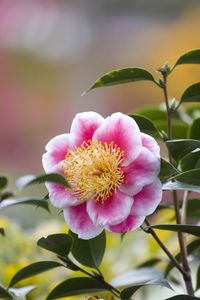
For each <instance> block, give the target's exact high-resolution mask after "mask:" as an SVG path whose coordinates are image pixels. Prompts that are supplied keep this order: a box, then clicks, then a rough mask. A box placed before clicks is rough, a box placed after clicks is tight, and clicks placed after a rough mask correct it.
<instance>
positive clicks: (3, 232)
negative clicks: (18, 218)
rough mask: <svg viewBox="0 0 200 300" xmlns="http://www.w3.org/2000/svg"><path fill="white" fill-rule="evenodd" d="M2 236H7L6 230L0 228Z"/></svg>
mask: <svg viewBox="0 0 200 300" xmlns="http://www.w3.org/2000/svg"><path fill="white" fill-rule="evenodd" d="M0 234H1V235H3V236H5V230H4V228H1V227H0Z"/></svg>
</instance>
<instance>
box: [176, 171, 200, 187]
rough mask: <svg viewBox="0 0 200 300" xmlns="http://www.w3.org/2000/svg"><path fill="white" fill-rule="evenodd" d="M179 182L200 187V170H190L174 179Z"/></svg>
mask: <svg viewBox="0 0 200 300" xmlns="http://www.w3.org/2000/svg"><path fill="white" fill-rule="evenodd" d="M174 178H175V179H176V180H177V181H180V182H182V183H186V184H192V185H196V186H199V187H200V169H194V170H189V171H186V172H183V173H180V174H178V175H176V176H175V177H174Z"/></svg>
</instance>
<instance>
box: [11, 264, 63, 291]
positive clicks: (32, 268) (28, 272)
mask: <svg viewBox="0 0 200 300" xmlns="http://www.w3.org/2000/svg"><path fill="white" fill-rule="evenodd" d="M58 267H63V265H62V264H61V263H58V262H56V261H39V262H35V263H33V264H31V265H28V266H26V267H24V268H23V269H21V270H19V271H18V272H17V273H16V274H15V275H14V276H13V278H12V279H11V281H10V284H9V287H11V286H13V285H15V284H16V283H18V282H19V281H21V280H23V279H26V278H28V277H32V276H35V275H37V274H40V273H43V272H46V271H49V270H51V269H54V268H58Z"/></svg>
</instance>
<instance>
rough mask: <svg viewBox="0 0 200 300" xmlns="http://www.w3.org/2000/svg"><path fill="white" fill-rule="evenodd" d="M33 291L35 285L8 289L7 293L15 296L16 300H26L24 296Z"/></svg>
mask: <svg viewBox="0 0 200 300" xmlns="http://www.w3.org/2000/svg"><path fill="white" fill-rule="evenodd" d="M35 289H36V286H35V285H28V286H24V287H21V288H10V289H9V292H11V293H13V294H14V295H15V296H17V299H20V300H27V297H26V295H28V294H29V293H30V292H32V291H33V290H35Z"/></svg>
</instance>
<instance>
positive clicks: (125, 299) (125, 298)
mask: <svg viewBox="0 0 200 300" xmlns="http://www.w3.org/2000/svg"><path fill="white" fill-rule="evenodd" d="M149 285H158V286H162V287H166V288H169V289H172V288H171V286H170V284H169V282H168V281H167V280H166V279H163V278H162V279H155V280H151V281H149V282H144V283H140V284H135V285H132V286H129V287H128V288H125V289H124V290H123V291H122V292H121V299H122V300H129V299H130V298H131V297H132V296H133V295H134V294H135V292H136V291H137V290H138V289H140V288H142V287H144V286H149Z"/></svg>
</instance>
